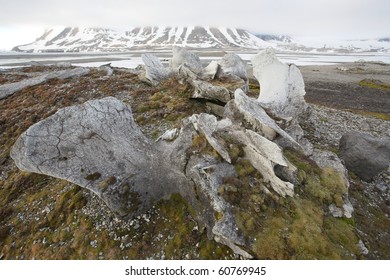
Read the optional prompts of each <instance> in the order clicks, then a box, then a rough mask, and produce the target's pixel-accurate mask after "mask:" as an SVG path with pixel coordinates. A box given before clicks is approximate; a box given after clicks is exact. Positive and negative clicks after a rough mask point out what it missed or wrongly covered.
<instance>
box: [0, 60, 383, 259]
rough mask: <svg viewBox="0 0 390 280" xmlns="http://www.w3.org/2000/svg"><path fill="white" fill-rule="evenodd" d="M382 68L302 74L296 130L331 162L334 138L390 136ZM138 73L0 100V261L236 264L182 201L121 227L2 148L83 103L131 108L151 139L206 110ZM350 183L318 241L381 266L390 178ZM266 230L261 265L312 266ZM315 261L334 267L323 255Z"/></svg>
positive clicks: (84, 195)
mask: <svg viewBox="0 0 390 280" xmlns="http://www.w3.org/2000/svg"><path fill="white" fill-rule="evenodd" d="M389 69H390V66H388V65H387V66H386V65H378V64H365V65H361V64H356V65H355V64H353V65H351V64H346V65H337V66H321V67H320V66H310V67H301V71H302V74H303V76H304V79H305V82H306V90H307V96H306V100H307V101H308V102H309V103H310V104H311V107H312V114H311V117H310V118H308V119H306V120H305V121H304V122H302V124H301V125H302V127H303V129H304V131H305V135H306V137H307V138H308V139H309V140H310V141H311V142H312V143H313V144H314V146H315V147H316V148H319V149H326V150H330V151H333V152H335V153H336V154H337V153H338V141H339V139H340V138H341V136H342V135H343V134H344V133H345V132H348V131H351V130H358V131H365V132H368V133H370V134H372V135H375V136H386V137H390V122H389V121H388V120H389V118H390V111H389V108H390V105H389V102H390V96H389V94H390V91H389V90H388V88H387V86H388V85H389V84H390V82H389V76H390V75H389V72H390V71H389ZM53 70H56V69H53V68H52V67H47V66H45V67H43V66H39V67H28V68H23V69H11V70H6V71H2V72H0V85H2V84H6V83H10V82H15V81H19V80H22V79H25V78H27V77H34V76H37V75H39V74H41V73H43V72H48V71H53ZM137 74H138V72H137V71H135V70H124V69H115V70H114V72H113V75H108V73H107V72H106V71H105V69H92V70H91V71H90V73H89V74H88V75H86V76H83V77H80V78H79V79H77V80H71V79H67V80H60V79H53V80H50V81H49V82H47V83H44V84H40V85H35V86H31V87H29V88H26V89H23V90H22V91H20V92H16V93H15V94H14V95H12V96H9V97H7V98H5V99H2V100H0V116H1V118H0V133H1V136H0V145H1V149H0V165H1V166H0V167H1V168H0V259H34V258H35V259H237V258H240V256H239V255H236V254H234V253H233V252H232V251H231V250H230V249H229V248H228V247H226V246H224V245H221V244H219V243H217V242H215V241H213V240H209V239H208V238H207V236H206V233H205V232H204V230H203V229H202V228H199V227H198V225H197V223H196V221H195V220H194V219H193V217H192V214H191V209H190V207H188V205H187V203H186V202H185V201H184V200H183V199H182V198H181V197H180V196H174V197H172V198H171V199H170V200H169V201H166V202H160V203H158V204H157V205H156V206H155V207H154V208H153V209H152V210H151V211H149V212H148V213H146V214H143V215H140V216H138V217H136V218H135V219H132V220H130V221H123V220H120V219H118V218H116V217H115V216H114V215H113V214H112V213H111V212H110V211H109V209H108V208H107V207H106V206H105V205H104V203H102V201H101V200H100V199H98V198H97V197H96V196H94V195H93V194H92V193H90V192H88V191H86V190H84V189H81V188H80V187H78V186H75V185H72V184H70V183H68V182H66V181H62V180H59V179H54V178H51V177H47V176H43V175H37V174H30V173H24V172H21V171H19V170H18V169H17V168H16V166H15V165H14V163H13V161H12V159H10V157H9V152H10V148H11V147H12V145H13V144H14V143H15V141H16V139H17V137H18V136H19V135H20V134H21V133H22V132H24V131H25V130H26V129H27V128H28V127H30V126H31V125H32V124H33V123H36V122H38V121H39V120H41V119H44V118H46V117H48V116H50V115H52V114H53V113H55V112H56V110H57V109H58V108H62V107H65V106H69V105H73V104H81V103H83V102H85V101H87V100H90V99H96V98H102V97H105V96H114V97H116V98H118V99H120V100H122V101H124V102H126V103H127V104H130V105H131V107H132V109H133V112H134V118H135V120H136V122H137V123H138V125H140V127H141V129H142V131H143V132H144V133H145V134H146V135H148V136H149V137H151V138H154V139H156V138H157V137H158V136H159V135H161V134H162V133H163V132H164V131H166V130H167V129H170V128H173V127H179V126H180V121H181V120H182V119H183V118H184V117H186V116H189V115H192V114H193V113H199V112H204V111H207V110H209V108H208V107H207V104H205V103H202V102H197V101H194V100H191V99H188V94H189V92H190V91H191V90H192V88H191V86H190V85H187V84H185V83H179V82H178V81H175V80H172V79H170V80H167V81H166V82H163V83H161V84H160V85H159V86H151V85H149V84H147V83H145V82H143V81H141V80H140V79H139V78H138V75H137ZM362 81H363V82H362ZM249 88H250V89H251V92H250V95H252V96H256V94H257V92H258V85H256V82H254V81H251V83H250V85H249ZM164 95H165V96H164ZM166 96H169V98H166ZM351 111H352V112H351ZM349 175H350V183H351V187H350V190H349V195H350V200H351V202H352V204H353V206H354V209H355V212H354V215H353V218H352V219H345V220H343V219H341V220H342V221H341V222H340V221H339V220H336V219H333V218H332V219H324V220H323V223H324V225H321V227H320V228H323V230H324V231H326V230H328V233H327V234H326V236H325V237H323V236H321V239H319V240H322V239H323V238H326V239H327V242H328V241H329V240H330V241H331V242H334V243H337V242H342V243H343V242H345V244H347V243H348V242H347V241H348V239H355V238H357V239H356V240H360V242H359V244H361V247H360V248H357V249H356V250H354V249H351V250H350V251H351V252H353V253H352V254H351V255H344V256H342V257H343V258H368V259H388V258H389V257H390V249H389V246H388V244H390V232H389V229H390V218H389V214H390V187H389V186H390V170H388V171H387V172H384V173H383V174H381V175H379V176H377V177H376V178H374V180H373V181H372V182H370V183H366V182H363V181H361V180H360V179H358V178H357V177H356V176H355V175H354V174H349ZM286 207H287V206H286ZM272 211H274V210H272ZM278 211H279V210H275V211H274V212H278ZM283 215H284V214H283ZM310 215H312V216H313V215H314V214H310ZM329 223H335V224H337V225H339V224H340V223H342V225H340V227H342V228H344V227H348V228H351V229H353V233H354V236H352V237H351V236H350V235H349V231H345V232H342V231H340V230H333V229H332V230H329V229H327V227H329V226H330V225H329ZM271 225H272V226H275V228H279V227H280V226H283V225H284V222H283V220H281V219H279V217H278V219H271V220H264V221H263V222H262V226H269V227H270V226H271ZM293 225H294V226H302V225H296V224H293ZM310 225H311V224H310V223H308V224H306V225H303V227H305V226H306V227H307V226H310ZM269 229H270V230H269V234H268V235H267V232H266V231H264V232H262V235H261V236H263V237H264V240H265V241H270V243H271V244H272V245H271V246H270V248H265V249H266V250H265V251H266V252H267V253H268V256H267V255H263V256H260V257H261V258H284V259H286V258H305V257H306V258H313V256H315V255H316V253H317V252H315V251H316V250H319V249H318V247H317V245H310V244H309V245H310V246H313V248H317V249H313V248H311V247H303V248H306V249H307V250H308V251H310V250H313V252H310V253H311V254H306V255H305V254H300V255H299V254H296V253H294V255H293V254H292V253H291V252H289V250H288V248H287V249H286V248H285V247H284V246H282V245H281V244H280V242H281V240H279V239H275V238H274V239H272V238H271V237H272V236H273V235H274V234H275V231H273V229H272V228H271V227H270V228H269ZM309 229H310V230H311V229H312V228H309ZM343 233H344V235H343ZM278 234H279V233H278ZM280 234H281V236H282V237H283V236H284V234H283V232H281V233H280ZM316 234H317V233H313V235H316ZM267 238H268V239H267ZM271 241H272V242H274V243H272V242H271ZM343 244H344V243H343ZM273 245H274V246H273ZM309 245H307V246H309ZM324 246H325V245H324ZM347 246H348V245H347ZM271 247H274V248H271ZM278 247H279V248H280V250H279V249H278ZM290 249H291V248H290ZM278 250H279V251H278ZM320 250H322V249H320ZM323 251H326V249H323ZM318 256H319V258H332V255H325V253H323V252H321V254H318ZM333 257H334V258H336V255H333ZM338 257H339V256H338Z"/></svg>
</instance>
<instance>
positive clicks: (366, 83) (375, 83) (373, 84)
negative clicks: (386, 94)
mask: <svg viewBox="0 0 390 280" xmlns="http://www.w3.org/2000/svg"><path fill="white" fill-rule="evenodd" d="M359 86H362V87H369V88H374V89H381V90H390V85H389V84H385V83H383V82H381V81H379V80H372V79H365V80H362V81H360V82H359Z"/></svg>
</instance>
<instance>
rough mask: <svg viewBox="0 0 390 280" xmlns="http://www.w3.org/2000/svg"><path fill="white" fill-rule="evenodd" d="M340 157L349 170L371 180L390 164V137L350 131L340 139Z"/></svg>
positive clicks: (366, 179)
mask: <svg viewBox="0 0 390 280" xmlns="http://www.w3.org/2000/svg"><path fill="white" fill-rule="evenodd" d="M340 157H341V158H342V159H343V160H344V162H345V165H346V167H347V168H348V170H350V171H352V172H354V173H355V174H356V175H357V176H359V177H360V178H361V179H363V180H365V181H370V180H371V179H372V178H373V177H375V176H376V175H378V174H379V173H381V172H383V171H385V170H387V169H388V168H389V166H390V139H388V138H377V137H373V136H371V135H369V134H365V133H361V132H356V131H353V132H349V133H346V134H344V135H343V137H341V139H340Z"/></svg>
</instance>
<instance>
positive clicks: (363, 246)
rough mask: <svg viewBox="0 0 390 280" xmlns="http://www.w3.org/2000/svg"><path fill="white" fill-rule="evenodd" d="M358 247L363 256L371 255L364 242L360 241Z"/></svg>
mask: <svg viewBox="0 0 390 280" xmlns="http://www.w3.org/2000/svg"><path fill="white" fill-rule="evenodd" d="M358 247H359V250H360V252H361V253H362V254H363V255H367V254H368V253H369V251H368V249H367V247H366V245H364V243H363V241H362V240H359V243H358Z"/></svg>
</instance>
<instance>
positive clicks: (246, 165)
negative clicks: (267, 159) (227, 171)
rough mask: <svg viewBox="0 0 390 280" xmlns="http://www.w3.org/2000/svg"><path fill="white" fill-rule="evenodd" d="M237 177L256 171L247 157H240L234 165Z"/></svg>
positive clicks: (246, 175)
mask: <svg viewBox="0 0 390 280" xmlns="http://www.w3.org/2000/svg"><path fill="white" fill-rule="evenodd" d="M234 168H235V169H236V172H237V175H238V177H248V176H250V175H253V174H254V173H255V172H256V169H255V168H254V167H253V165H252V164H251V162H250V161H249V160H247V159H240V160H238V161H237V162H236V164H235V165H234Z"/></svg>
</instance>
